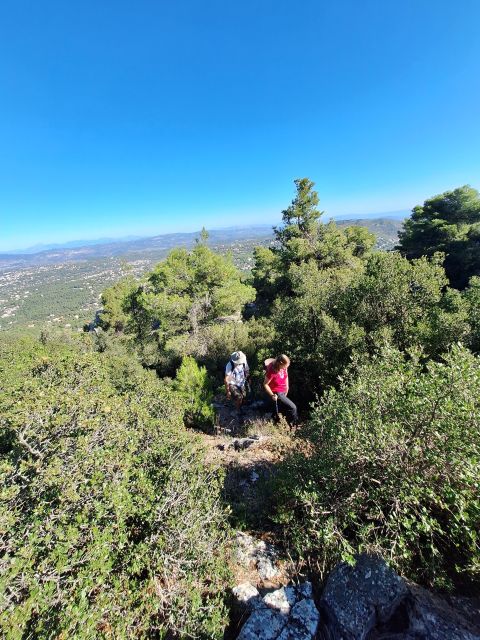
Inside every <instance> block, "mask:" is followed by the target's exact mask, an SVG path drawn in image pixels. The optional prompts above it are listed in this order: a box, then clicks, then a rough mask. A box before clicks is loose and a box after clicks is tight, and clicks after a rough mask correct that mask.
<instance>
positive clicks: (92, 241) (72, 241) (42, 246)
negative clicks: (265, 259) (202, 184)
mask: <svg viewBox="0 0 480 640" xmlns="http://www.w3.org/2000/svg"><path fill="white" fill-rule="evenodd" d="M408 215H409V212H408V211H403V210H399V211H386V212H374V213H370V214H368V213H365V214H354V213H350V214H343V215H342V214H338V215H336V216H328V215H327V214H326V213H325V214H324V216H323V220H324V222H328V220H332V219H333V220H336V221H343V220H361V219H368V220H375V219H377V218H378V219H381V218H386V219H389V218H391V219H392V220H394V219H396V220H401V219H402V218H404V217H407V216H408ZM280 224H281V220H280V219H279V220H277V221H274V222H273V223H261V222H259V223H252V224H238V225H228V226H218V227H210V229H207V231H208V230H210V231H224V230H228V229H236V228H238V229H249V228H268V227H270V228H273V227H274V226H276V225H280ZM200 231H201V227H199V228H195V229H190V230H188V231H166V232H158V233H152V234H146V235H145V234H131V235H128V236H125V235H121V236H115V235H114V234H112V235H110V236H102V237H94V236H92V237H91V238H78V239H77V238H68V239H66V240H63V241H59V242H51V243H48V242H47V243H37V244H34V245H29V246H24V247H20V248H14V249H2V248H1V247H0V253H3V254H4V255H15V254H22V253H35V252H37V251H38V252H39V253H40V252H41V251H49V250H53V249H56V248H58V249H64V248H72V249H73V248H81V247H82V246H88V245H96V244H107V243H117V242H118V243H120V242H129V241H132V240H142V239H147V238H153V237H156V236H164V235H165V236H168V235H174V234H177V233H180V234H181V233H187V234H193V233H199V232H200ZM35 250H36V251H35Z"/></svg>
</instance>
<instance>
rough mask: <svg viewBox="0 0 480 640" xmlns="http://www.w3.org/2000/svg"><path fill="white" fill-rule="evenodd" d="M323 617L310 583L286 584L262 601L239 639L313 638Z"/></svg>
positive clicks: (295, 639) (305, 639)
mask: <svg viewBox="0 0 480 640" xmlns="http://www.w3.org/2000/svg"><path fill="white" fill-rule="evenodd" d="M319 621H320V614H319V613H318V610H317V608H316V607H315V603H314V602H313V597H312V588H311V585H310V583H305V584H303V585H300V586H293V585H292V586H288V587H282V588H281V589H277V590H276V591H272V592H271V593H268V594H267V595H266V596H265V597H264V598H263V601H260V604H259V605H257V606H256V608H255V609H254V611H253V613H252V614H251V615H250V617H249V618H248V620H247V622H246V623H245V625H244V626H243V628H242V630H241V632H240V635H239V636H238V640H312V639H313V638H314V637H315V634H316V632H317V629H318V624H319Z"/></svg>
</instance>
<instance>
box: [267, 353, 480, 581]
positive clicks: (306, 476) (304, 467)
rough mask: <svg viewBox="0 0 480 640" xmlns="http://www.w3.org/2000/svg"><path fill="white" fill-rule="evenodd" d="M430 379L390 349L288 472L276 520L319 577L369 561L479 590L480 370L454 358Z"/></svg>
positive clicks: (327, 414)
mask: <svg viewBox="0 0 480 640" xmlns="http://www.w3.org/2000/svg"><path fill="white" fill-rule="evenodd" d="M423 367H424V365H422V363H421V362H420V360H419V358H418V357H415V355H414V354H411V358H409V359H406V358H405V356H402V355H401V354H400V353H399V352H398V351H395V350H394V349H388V348H387V349H386V350H385V351H384V352H383V354H382V355H381V357H378V358H377V359H375V360H374V361H373V362H370V363H367V364H363V365H360V366H359V368H358V375H357V376H356V377H355V379H353V380H349V381H347V382H344V383H343V384H342V385H341V388H340V389H339V390H338V391H337V390H331V391H330V392H329V393H328V394H327V396H326V397H325V399H324V400H323V401H322V402H321V403H319V404H317V405H316V407H315V408H314V410H313V413H312V417H311V420H310V423H309V424H308V426H307V428H306V438H307V440H308V447H307V451H308V454H307V455H306V456H305V455H304V454H298V455H296V456H293V457H292V458H291V459H290V460H289V461H288V462H287V463H286V464H285V465H284V468H283V470H282V473H281V475H280V479H279V480H278V484H279V486H278V487H277V494H276V495H277V497H278V503H277V513H276V519H277V520H279V521H280V522H283V523H284V524H285V525H286V531H287V535H288V536H289V537H290V540H291V542H293V544H294V545H295V546H296V549H297V551H298V552H299V553H300V554H302V555H303V556H306V557H308V558H309V559H310V560H311V561H312V562H314V563H316V565H317V567H318V568H319V569H320V570H321V571H327V570H328V569H329V568H330V567H331V566H332V565H333V564H334V563H335V562H336V561H337V560H338V559H340V558H343V559H349V558H351V557H352V555H353V553H355V552H358V551H361V550H370V551H378V552H380V553H381V554H382V555H384V556H385V557H386V558H387V559H389V561H390V562H391V563H392V565H393V566H395V567H396V568H397V569H398V570H399V571H401V572H402V573H404V574H406V575H408V576H410V577H411V578H414V579H416V580H419V581H421V582H423V583H427V584H434V585H436V586H440V587H447V588H448V587H450V586H452V585H453V584H456V585H461V584H467V583H475V584H478V583H479V582H480V547H479V539H478V531H479V530H480V491H479V468H480V467H479V463H480V443H479V438H478V433H479V426H480V364H479V361H478V359H477V358H476V357H475V356H473V355H472V354H471V353H470V352H469V351H467V350H466V349H464V348H462V347H459V346H457V347H455V348H453V349H452V351H451V353H449V354H448V355H447V356H446V357H445V360H444V361H443V362H437V363H433V362H431V363H429V364H428V365H427V366H426V369H424V368H423Z"/></svg>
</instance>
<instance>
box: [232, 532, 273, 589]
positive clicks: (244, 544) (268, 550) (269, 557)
mask: <svg viewBox="0 0 480 640" xmlns="http://www.w3.org/2000/svg"><path fill="white" fill-rule="evenodd" d="M235 554H236V558H237V561H238V563H239V564H241V565H243V566H244V567H247V568H251V567H252V566H253V567H255V568H256V570H257V571H258V574H259V575H260V577H261V579H262V580H271V579H272V578H275V577H276V576H278V575H279V574H280V569H279V568H278V567H277V566H276V560H277V558H278V552H277V551H276V549H275V548H274V547H273V546H272V545H271V544H267V543H266V542H264V541H263V540H256V539H255V538H253V537H252V536H249V535H248V534H246V533H243V532H242V531H238V532H237V535H236V550H235Z"/></svg>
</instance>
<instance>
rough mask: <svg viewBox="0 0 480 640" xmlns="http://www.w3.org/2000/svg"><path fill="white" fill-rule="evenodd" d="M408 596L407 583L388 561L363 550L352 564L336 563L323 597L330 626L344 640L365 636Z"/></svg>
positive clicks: (362, 638) (360, 638)
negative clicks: (363, 552) (391, 567)
mask: <svg viewBox="0 0 480 640" xmlns="http://www.w3.org/2000/svg"><path fill="white" fill-rule="evenodd" d="M406 596H407V587H406V585H405V583H404V582H403V581H402V579H401V578H400V576H398V575H397V574H396V573H395V572H394V571H393V570H392V569H390V568H389V567H388V566H387V565H386V564H385V562H384V561H383V560H382V559H381V558H378V557H376V556H369V555H367V554H362V555H361V556H359V557H358V558H357V561H356V563H355V564H354V565H353V566H351V565H349V564H347V563H345V562H343V563H341V564H339V565H337V566H336V567H335V569H334V570H333V571H332V573H331V574H330V576H329V578H328V580H327V584H326V586H325V589H324V592H323V594H322V598H321V605H322V607H323V608H324V609H325V611H326V613H327V616H328V620H329V628H330V630H331V631H332V632H334V633H338V637H342V638H343V639H344V640H364V639H365V638H366V636H367V634H368V633H369V632H370V631H371V630H372V629H373V628H374V627H375V625H376V624H378V623H380V624H382V623H384V622H385V621H386V620H388V619H389V618H390V616H391V615H392V613H393V611H394V610H395V609H396V607H397V606H398V605H399V603H400V602H401V601H402V600H403V599H405V597H406Z"/></svg>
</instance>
